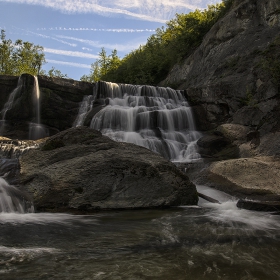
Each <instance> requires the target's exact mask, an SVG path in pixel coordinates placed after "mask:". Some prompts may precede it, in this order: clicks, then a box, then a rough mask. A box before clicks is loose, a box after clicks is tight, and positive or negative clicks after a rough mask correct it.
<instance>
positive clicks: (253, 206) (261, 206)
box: [236, 199, 280, 214]
mask: <svg viewBox="0 0 280 280" xmlns="http://www.w3.org/2000/svg"><path fill="white" fill-rule="evenodd" d="M236 206H237V207H238V208H242V209H247V210H254V211H265V212H277V214H280V201H256V200H246V199H239V200H238V202H237V204H236Z"/></svg>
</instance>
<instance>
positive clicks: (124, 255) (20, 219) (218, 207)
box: [0, 186, 280, 280]
mask: <svg viewBox="0 0 280 280" xmlns="http://www.w3.org/2000/svg"><path fill="white" fill-rule="evenodd" d="M199 191H200V192H204V193H205V194H208V195H209V194H210V195H212V196H213V195H215V196H216V197H218V198H219V199H220V201H221V204H212V203H207V202H206V201H204V200H200V201H199V206H197V207H179V208H171V209H166V210H143V211H114V212H100V213H96V214H93V215H87V216H82V215H69V214H57V213H56V214H46V213H36V214H34V213H30V214H21V215H20V214H16V213H2V214H0V224H1V231H0V242H1V243H0V277H1V279H73V280H77V279H83V280H86V279H179V280H180V279H182V280H183V279H259V280H264V279H265V280H270V279H271V280H275V279H280V262H279V259H280V217H279V216H277V215H272V214H271V213H260V212H253V211H247V210H239V209H237V208H236V206H235V201H234V200H233V199H232V198H231V197H229V196H227V195H225V194H223V193H221V192H217V191H215V192H216V193H215V194H213V190H210V189H207V188H206V187H203V186H201V187H199ZM209 192H210V193H209Z"/></svg>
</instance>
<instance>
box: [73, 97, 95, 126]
mask: <svg viewBox="0 0 280 280" xmlns="http://www.w3.org/2000/svg"><path fill="white" fill-rule="evenodd" d="M93 100H94V97H93V95H86V96H84V98H83V101H82V103H81V105H80V108H79V113H78V116H77V118H76V120H75V121H74V124H73V127H77V126H82V125H83V124H84V121H85V118H86V115H87V113H88V112H89V111H90V110H91V109H92V103H93Z"/></svg>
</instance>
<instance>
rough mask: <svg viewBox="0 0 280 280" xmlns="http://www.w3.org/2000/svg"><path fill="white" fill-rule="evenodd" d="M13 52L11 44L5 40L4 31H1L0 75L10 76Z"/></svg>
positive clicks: (12, 65) (12, 67) (12, 66)
mask: <svg viewBox="0 0 280 280" xmlns="http://www.w3.org/2000/svg"><path fill="white" fill-rule="evenodd" d="M13 51H14V46H13V42H12V41H11V40H6V34H5V30H1V43H0V74H1V75H3V74H6V75H12V74H13V69H14V66H15V65H14V63H13V62H14V60H13V58H12V54H13Z"/></svg>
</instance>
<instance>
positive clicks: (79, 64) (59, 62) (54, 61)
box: [47, 59, 90, 69]
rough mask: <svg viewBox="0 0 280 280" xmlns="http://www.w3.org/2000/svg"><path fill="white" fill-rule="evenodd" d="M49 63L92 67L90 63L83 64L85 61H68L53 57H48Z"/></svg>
mask: <svg viewBox="0 0 280 280" xmlns="http://www.w3.org/2000/svg"><path fill="white" fill-rule="evenodd" d="M47 63H52V64H59V65H67V66H72V67H78V68H86V69H90V65H89V64H83V63H75V62H66V61H60V60H52V59H47Z"/></svg>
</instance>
